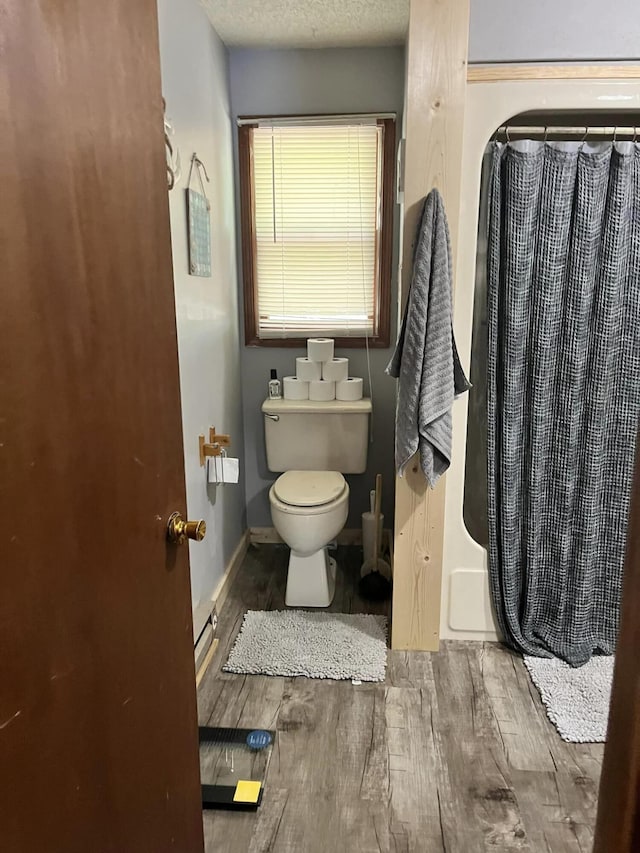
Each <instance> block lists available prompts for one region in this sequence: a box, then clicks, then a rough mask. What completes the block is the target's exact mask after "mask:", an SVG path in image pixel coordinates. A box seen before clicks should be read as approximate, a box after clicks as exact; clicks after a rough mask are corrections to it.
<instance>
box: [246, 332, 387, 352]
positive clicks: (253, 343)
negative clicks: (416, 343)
mask: <svg viewBox="0 0 640 853" xmlns="http://www.w3.org/2000/svg"><path fill="white" fill-rule="evenodd" d="M308 337H309V338H317V337H324V335H323V334H322V333H320V332H316V333H315V334H312V335H308ZM334 341H335V347H336V349H365V348H366V345H367V344H366V340H365V338H336V337H334ZM306 345H307V337H304V338H252V339H251V340H247V341H245V346H247V347H271V348H278V347H279V348H281V349H285V348H287V349H292V348H294V347H295V348H298V349H301V348H304V347H306ZM389 346H390V343H389V339H388V338H382V337H376V338H369V348H370V349H387V348H388V347H389Z"/></svg>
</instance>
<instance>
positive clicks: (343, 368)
mask: <svg viewBox="0 0 640 853" xmlns="http://www.w3.org/2000/svg"><path fill="white" fill-rule="evenodd" d="M348 376H349V359H348V358H332V359H331V361H323V362H322V378H323V379H326V380H327V382H342V380H343V379H346V378H347V377H348Z"/></svg>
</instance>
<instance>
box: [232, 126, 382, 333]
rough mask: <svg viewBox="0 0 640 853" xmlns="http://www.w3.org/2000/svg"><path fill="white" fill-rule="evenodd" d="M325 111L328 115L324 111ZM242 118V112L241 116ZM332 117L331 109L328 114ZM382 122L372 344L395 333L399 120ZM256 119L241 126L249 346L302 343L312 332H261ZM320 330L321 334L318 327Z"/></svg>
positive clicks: (243, 232) (239, 150) (243, 239)
mask: <svg viewBox="0 0 640 853" xmlns="http://www.w3.org/2000/svg"><path fill="white" fill-rule="evenodd" d="M323 117H324V116H323ZM240 118H241V119H242V118H243V117H242V116H241V117H240ZM276 118H283V119H284V118H290V116H251V120H252V121H253V120H254V119H255V124H258V122H259V121H261V120H263V121H264V120H273V119H276ZM326 118H327V119H331V118H332V116H331V115H326ZM376 123H377V124H378V125H379V126H381V127H382V197H381V211H380V232H379V233H380V258H379V264H378V271H377V275H378V281H377V286H376V289H375V294H374V300H375V304H377V306H378V324H377V329H376V333H375V334H374V335H371V336H370V337H369V346H370V347H372V348H381V349H382V348H386V347H388V346H389V344H390V339H391V277H392V260H393V209H394V205H395V167H396V122H395V119H392V118H379V119H377V120H376ZM254 126H255V125H254V124H249V123H247V124H240V125H239V126H238V172H239V177H240V230H241V238H242V278H243V290H244V342H245V346H248V347H303V346H305V345H306V343H307V337H296V338H259V337H258V325H259V324H258V292H257V276H256V234H255V216H254V205H253V158H252V156H251V155H252V152H251V130H252V128H253V127H254ZM316 334H321V332H317V333H316ZM335 342H336V347H345V348H360V347H364V346H366V343H365V337H364V336H359V337H355V336H353V337H337V338H335Z"/></svg>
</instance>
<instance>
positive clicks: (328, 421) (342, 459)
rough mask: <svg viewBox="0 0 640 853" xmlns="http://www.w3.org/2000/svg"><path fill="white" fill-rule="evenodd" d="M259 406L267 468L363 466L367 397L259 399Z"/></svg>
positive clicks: (347, 470) (354, 469) (349, 469)
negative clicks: (343, 399) (348, 399)
mask: <svg viewBox="0 0 640 853" xmlns="http://www.w3.org/2000/svg"><path fill="white" fill-rule="evenodd" d="M262 412H263V418H264V435H265V441H266V445H267V465H268V467H269V470H270V471H274V472H280V471H292V470H298V471H339V472H340V473H341V474H362V473H363V472H364V471H365V469H366V467H367V451H368V448H369V417H370V415H371V400H369V399H364V400H354V401H352V402H343V401H342V400H332V401H331V402H327V403H316V402H314V401H312V400H265V401H264V403H263V404H262Z"/></svg>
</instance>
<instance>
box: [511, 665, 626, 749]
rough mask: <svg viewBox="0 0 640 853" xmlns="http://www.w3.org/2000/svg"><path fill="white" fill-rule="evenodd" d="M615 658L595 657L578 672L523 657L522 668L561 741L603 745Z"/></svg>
mask: <svg viewBox="0 0 640 853" xmlns="http://www.w3.org/2000/svg"><path fill="white" fill-rule="evenodd" d="M613 662H614V657H613V656H608V655H594V657H592V658H591V660H590V661H589V662H588V663H585V665H584V666H580V667H577V668H574V667H571V666H569V664H567V663H565V662H564V661H562V660H558V658H536V657H531V656H530V655H525V656H524V665H525V666H526V667H527V669H528V670H529V675H530V676H531V680H532V681H533V683H534V684H535V686H536V687H537V688H538V690H539V691H540V696H541V698H542V701H543V702H544V704H545V706H546V709H547V716H548V717H549V719H550V720H551V722H552V723H553V724H554V725H555V727H556V728H557V729H558V732H559V733H560V737H561V738H562V739H563V740H566V741H569V742H571V743H604V741H605V740H606V737H607V720H608V718H609V702H610V700H611V680H612V678H613Z"/></svg>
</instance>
